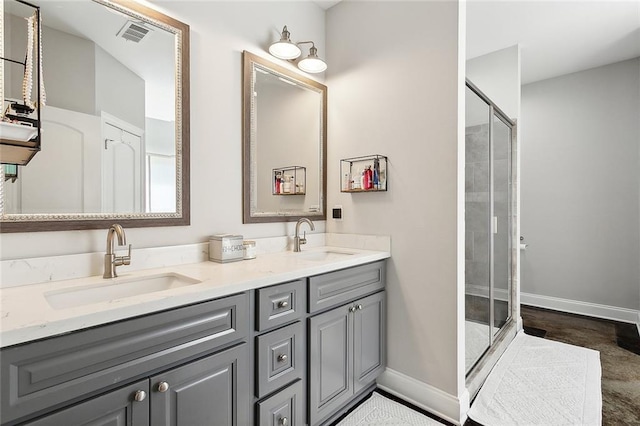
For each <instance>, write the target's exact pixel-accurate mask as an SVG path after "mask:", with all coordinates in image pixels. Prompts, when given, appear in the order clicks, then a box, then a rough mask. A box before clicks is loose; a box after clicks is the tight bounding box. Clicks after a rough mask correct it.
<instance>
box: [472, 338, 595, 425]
mask: <svg viewBox="0 0 640 426" xmlns="http://www.w3.org/2000/svg"><path fill="white" fill-rule="evenodd" d="M600 377H601V368H600V353H599V352H598V351H594V350H591V349H586V348H582V347H579V346H573V345H568V344H565V343H560V342H554V341H552V340H546V339H541V338H539V337H533V336H528V335H526V334H524V332H520V333H518V335H516V337H515V339H514V340H513V342H512V343H511V344H510V345H509V347H508V348H507V350H506V351H505V353H504V354H503V355H502V357H501V358H500V360H499V361H498V363H497V364H496V366H495V367H494V368H493V370H492V371H491V373H490V374H489V377H487V380H486V382H485V383H484V385H483V386H482V388H481V389H480V392H479V393H478V396H477V397H476V399H475V401H474V402H473V404H472V406H471V409H470V410H469V412H468V415H469V417H471V418H472V419H473V420H475V421H476V422H478V423H481V424H483V425H491V426H500V425H504V426H518V425H545V426H547V425H554V426H561V425H594V426H595V425H600V424H601V423H602V393H601V389H600Z"/></svg>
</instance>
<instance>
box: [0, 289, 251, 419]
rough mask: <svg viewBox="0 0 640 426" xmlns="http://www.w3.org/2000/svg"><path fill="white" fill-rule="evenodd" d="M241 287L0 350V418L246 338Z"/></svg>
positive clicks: (28, 412) (17, 415)
mask: <svg viewBox="0 0 640 426" xmlns="http://www.w3.org/2000/svg"><path fill="white" fill-rule="evenodd" d="M247 300H248V297H247V295H246V294H241V295H236V296H230V297H226V298H222V299H217V300H213V301H209V302H205V303H200V304H197V305H192V306H187V307H183V308H177V309H173V310H171V311H165V312H161V313H157V314H152V315H147V316H144V317H140V318H135V319H131V320H125V321H120V322H116V323H111V324H108V325H104V326H100V327H96V328H92V329H87V330H82V331H78V332H75V333H70V334H66V335H62V336H58V337H53V338H49V339H45V340H41V341H37V342H34V343H30V344H26V345H21V346H16V347H11V348H8V349H5V350H2V351H1V352H0V355H1V357H0V368H1V370H0V375H1V376H2V378H3V380H2V383H1V384H0V386H1V388H0V389H1V392H0V395H1V406H0V408H1V412H2V415H1V418H0V421H1V422H9V421H13V420H16V419H19V418H21V417H24V416H27V415H32V414H35V413H38V412H41V411H44V410H45V409H49V408H52V407H56V406H60V405H62V404H64V403H67V402H72V401H74V400H78V399H80V398H84V397H86V396H90V395H92V394H96V393H98V392H102V391H104V390H107V389H109V388H114V387H116V386H117V385H118V384H119V383H121V382H124V381H127V380H129V378H131V377H136V376H138V375H142V374H146V373H149V372H152V371H157V370H159V369H161V368H164V367H166V366H169V365H172V364H176V363H179V362H183V361H185V360H188V359H190V358H193V357H196V356H198V355H200V354H203V353H206V352H210V351H212V350H214V349H215V348H216V347H219V346H221V345H226V344H229V343H231V342H233V341H236V340H238V339H242V338H244V337H245V336H246V335H247V334H248V332H249V325H248V321H247V317H248V315H247V314H248V311H247V309H248V308H247V305H248V301H247Z"/></svg>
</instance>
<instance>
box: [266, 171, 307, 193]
mask: <svg viewBox="0 0 640 426" xmlns="http://www.w3.org/2000/svg"><path fill="white" fill-rule="evenodd" d="M272 179H273V195H304V194H305V186H306V184H307V182H306V181H307V168H306V167H302V166H287V167H280V168H278V169H273V176H272Z"/></svg>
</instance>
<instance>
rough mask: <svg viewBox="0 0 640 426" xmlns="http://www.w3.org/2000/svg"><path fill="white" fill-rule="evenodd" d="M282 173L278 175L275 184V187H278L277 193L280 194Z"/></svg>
mask: <svg viewBox="0 0 640 426" xmlns="http://www.w3.org/2000/svg"><path fill="white" fill-rule="evenodd" d="M280 184H281V182H280V173H276V182H275V186H276V190H275V193H276V194H279V193H280Z"/></svg>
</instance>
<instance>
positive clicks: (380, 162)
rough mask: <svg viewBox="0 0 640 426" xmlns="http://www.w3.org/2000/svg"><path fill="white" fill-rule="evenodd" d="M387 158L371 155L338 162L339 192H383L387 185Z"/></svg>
mask: <svg viewBox="0 0 640 426" xmlns="http://www.w3.org/2000/svg"><path fill="white" fill-rule="evenodd" d="M387 163H388V158H387V157H386V156H385V155H379V154H372V155H365V156H361V157H352V158H345V159H343V160H340V177H341V179H340V192H384V191H386V190H387V187H388V184H389V176H388V173H387Z"/></svg>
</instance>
